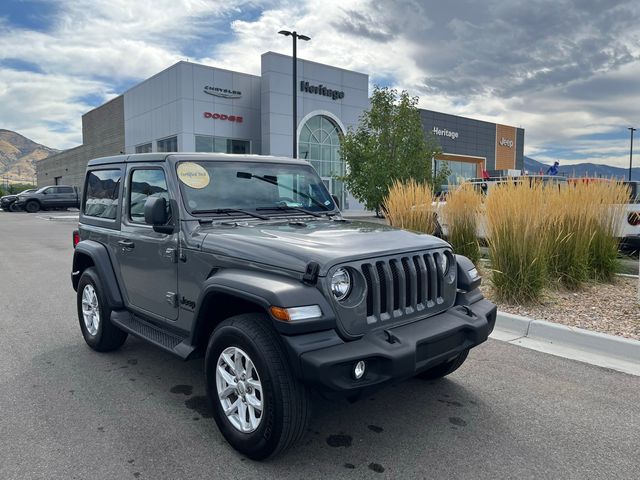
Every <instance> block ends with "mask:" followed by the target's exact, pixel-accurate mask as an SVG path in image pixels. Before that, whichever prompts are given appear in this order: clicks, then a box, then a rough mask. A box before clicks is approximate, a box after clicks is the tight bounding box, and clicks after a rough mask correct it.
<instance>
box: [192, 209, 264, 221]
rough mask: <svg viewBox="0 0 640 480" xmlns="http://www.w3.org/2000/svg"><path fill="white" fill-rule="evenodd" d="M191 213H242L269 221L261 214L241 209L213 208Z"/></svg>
mask: <svg viewBox="0 0 640 480" xmlns="http://www.w3.org/2000/svg"><path fill="white" fill-rule="evenodd" d="M191 213H217V214H222V213H225V214H227V215H229V214H231V213H242V214H244V215H247V216H249V217H253V218H259V219H260V220H269V217H266V216H264V215H260V214H259V213H253V212H249V211H248V210H242V209H240V208H212V209H205V210H191Z"/></svg>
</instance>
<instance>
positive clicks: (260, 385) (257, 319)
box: [205, 313, 311, 460]
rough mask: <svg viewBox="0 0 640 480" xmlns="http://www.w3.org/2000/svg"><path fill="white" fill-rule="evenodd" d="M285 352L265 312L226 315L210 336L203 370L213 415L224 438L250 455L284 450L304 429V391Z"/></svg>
mask: <svg viewBox="0 0 640 480" xmlns="http://www.w3.org/2000/svg"><path fill="white" fill-rule="evenodd" d="M287 358H288V357H287V354H286V352H285V350H284V347H283V345H282V342H281V340H280V338H279V337H278V335H277V333H276V332H275V330H273V328H272V326H271V319H270V318H269V317H267V316H266V315H265V314H256V313H252V314H243V315H237V316H235V317H231V318H229V319H227V320H225V321H224V322H222V323H221V324H220V325H218V327H216V329H215V330H214V332H213V334H212V335H211V338H210V339H209V345H208V347H207V354H206V357H205V374H206V381H207V395H208V397H209V400H210V402H211V404H212V407H213V416H214V418H215V421H216V423H217V425H218V428H219V429H220V431H221V433H222V435H223V436H224V437H225V439H226V440H227V442H229V444H230V445H231V446H232V447H233V448H235V449H236V450H238V451H239V452H240V453H242V454H244V455H246V456H247V457H249V458H251V459H254V460H263V459H265V458H268V457H271V456H274V455H277V454H279V453H281V452H283V451H284V450H286V449H288V448H289V447H291V446H292V445H293V444H294V443H296V442H297V441H298V440H300V439H301V438H302V436H303V435H304V433H305V431H306V428H307V424H308V421H309V414H310V410H311V406H310V401H309V395H308V392H307V389H306V388H305V387H304V385H302V384H301V383H300V382H299V381H298V380H297V379H296V378H295V376H294V374H293V371H292V369H291V366H290V365H289V363H288V359H287ZM225 410H226V412H225Z"/></svg>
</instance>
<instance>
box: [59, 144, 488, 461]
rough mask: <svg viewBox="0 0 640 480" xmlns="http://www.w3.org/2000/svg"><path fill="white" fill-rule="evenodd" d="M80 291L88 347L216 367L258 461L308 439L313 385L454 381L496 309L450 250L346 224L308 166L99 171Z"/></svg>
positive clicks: (146, 157)
mask: <svg viewBox="0 0 640 480" xmlns="http://www.w3.org/2000/svg"><path fill="white" fill-rule="evenodd" d="M83 192H84V194H83V199H82V206H81V207H82V208H81V212H80V221H79V229H78V231H76V232H74V239H73V240H74V245H75V251H74V255H73V269H72V275H71V278H72V283H73V288H74V289H75V290H76V291H77V306H78V317H79V321H80V328H81V329H82V334H83V336H84V339H85V340H86V342H87V344H89V346H90V347H91V348H93V349H95V350H97V351H100V352H105V351H110V350H114V349H117V348H118V347H120V346H121V345H122V344H123V343H124V341H125V340H126V338H127V335H128V334H132V335H135V336H137V337H139V338H142V339H144V340H146V341H148V342H150V343H152V344H154V345H156V346H158V347H160V348H162V349H164V350H167V351H169V352H171V353H173V354H175V355H177V356H178V357H181V358H183V359H190V358H194V357H197V356H199V355H200V356H202V355H204V358H205V360H204V361H205V373H206V389H207V394H208V397H209V399H210V402H211V407H212V409H213V415H214V418H215V420H216V423H217V425H218V427H219V428H220V431H221V432H222V434H223V435H224V436H225V438H226V439H227V441H228V442H229V443H230V444H231V445H232V446H233V447H234V448H236V449H237V450H239V451H240V452H242V453H243V454H245V455H247V456H248V457H250V458H253V459H264V458H267V457H269V456H272V455H275V454H277V453H279V452H282V451H283V450H285V449H286V448H288V447H290V446H291V445H292V444H294V443H295V442H296V441H297V440H299V439H300V438H301V437H302V435H303V434H304V433H305V430H306V426H307V422H308V419H309V414H310V402H309V390H310V389H315V390H317V391H320V392H322V393H324V394H340V395H344V396H346V397H349V398H355V397H357V396H358V395H361V394H362V393H363V392H369V391H371V390H373V389H375V388H378V387H381V386H382V385H385V384H388V383H390V382H393V381H398V380H401V379H405V378H409V377H412V376H418V377H422V378H427V379H436V378H440V377H443V376H445V375H447V374H449V373H451V372H453V371H454V370H456V369H457V368H458V367H460V365H462V363H463V362H464V361H465V359H466V358H467V354H468V352H469V349H470V348H472V347H474V346H476V345H478V344H480V343H482V342H484V341H485V340H486V339H487V336H488V335H489V333H490V332H491V330H492V329H493V326H494V323H495V319H496V307H495V305H493V304H492V303H490V302H489V301H487V300H485V299H484V298H483V296H482V294H481V293H480V291H479V289H478V287H479V285H480V277H479V276H478V272H477V270H476V269H475V268H474V266H473V264H472V263H471V262H470V261H469V260H468V259H467V258H465V257H462V256H459V255H454V253H453V252H452V251H451V247H450V246H449V245H448V244H447V243H446V242H444V241H443V240H440V239H438V238H436V237H432V236H429V235H423V234H416V233H412V232H408V231H404V230H398V229H394V228H390V227H386V226H382V225H379V226H378V225H374V224H370V223H363V222H352V221H347V220H345V219H343V218H342V216H341V214H340V210H339V208H338V205H337V204H336V201H335V199H333V198H332V196H331V195H330V194H329V192H328V191H327V189H326V188H325V186H324V184H323V182H322V180H321V179H320V177H319V176H318V174H317V173H316V171H315V170H314V169H313V167H312V166H311V165H309V163H307V162H305V161H301V160H295V159H293V160H292V159H289V158H276V157H260V156H252V155H242V156H241V155H223V154H191V153H150V154H139V155H129V156H127V155H120V156H114V157H107V158H98V159H95V160H91V161H90V162H89V164H88V168H87V173H86V179H85V184H84V189H83Z"/></svg>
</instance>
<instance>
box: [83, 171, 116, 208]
mask: <svg viewBox="0 0 640 480" xmlns="http://www.w3.org/2000/svg"><path fill="white" fill-rule="evenodd" d="M85 192H86V193H85V201H84V210H83V212H84V214H85V215H88V216H91V217H98V218H108V219H111V220H113V219H115V218H116V215H117V212H118V198H119V193H120V170H94V171H92V172H90V173H89V175H87V185H86V188H85Z"/></svg>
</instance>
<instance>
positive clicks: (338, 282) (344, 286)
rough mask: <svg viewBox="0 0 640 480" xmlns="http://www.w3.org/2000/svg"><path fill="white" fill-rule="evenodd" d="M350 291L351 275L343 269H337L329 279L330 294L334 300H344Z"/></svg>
mask: <svg viewBox="0 0 640 480" xmlns="http://www.w3.org/2000/svg"><path fill="white" fill-rule="evenodd" d="M350 291H351V275H349V272H348V271H347V270H346V269H344V268H339V269H337V270H336V271H335V273H334V274H333V276H332V277H331V293H333V296H334V297H336V300H338V301H339V300H344V299H345V298H347V295H349V292H350Z"/></svg>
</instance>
